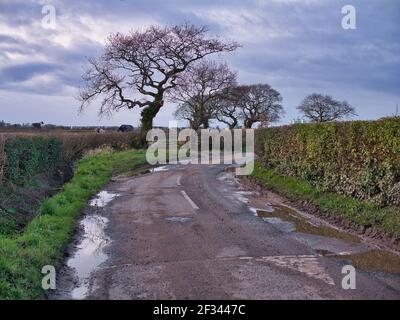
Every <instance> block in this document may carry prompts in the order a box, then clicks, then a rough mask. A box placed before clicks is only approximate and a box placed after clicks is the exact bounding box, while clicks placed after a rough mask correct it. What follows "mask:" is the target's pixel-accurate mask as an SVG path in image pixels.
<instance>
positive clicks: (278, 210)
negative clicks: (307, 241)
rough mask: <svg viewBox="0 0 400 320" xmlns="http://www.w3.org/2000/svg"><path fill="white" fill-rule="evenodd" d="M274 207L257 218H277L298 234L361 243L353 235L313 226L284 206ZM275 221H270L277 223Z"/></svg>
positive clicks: (327, 227) (326, 227)
mask: <svg viewBox="0 0 400 320" xmlns="http://www.w3.org/2000/svg"><path fill="white" fill-rule="evenodd" d="M272 207H273V208H274V210H270V209H268V210H257V211H256V213H257V216H258V217H260V218H263V219H264V220H265V219H271V218H275V220H276V218H278V219H280V220H282V221H288V222H291V223H292V224H293V226H294V229H295V231H297V232H302V233H308V234H316V235H321V236H326V237H332V238H337V239H341V240H345V241H351V242H360V238H359V237H357V236H355V235H353V234H350V233H347V232H343V231H340V230H337V229H334V228H332V227H329V226H325V225H314V224H311V223H310V222H309V221H308V220H307V219H306V218H304V217H302V216H301V215H299V214H298V213H297V212H296V211H295V210H293V209H291V208H288V207H285V206H282V205H273V206H272ZM275 220H270V221H271V222H276V221H275ZM266 221H268V220H266Z"/></svg>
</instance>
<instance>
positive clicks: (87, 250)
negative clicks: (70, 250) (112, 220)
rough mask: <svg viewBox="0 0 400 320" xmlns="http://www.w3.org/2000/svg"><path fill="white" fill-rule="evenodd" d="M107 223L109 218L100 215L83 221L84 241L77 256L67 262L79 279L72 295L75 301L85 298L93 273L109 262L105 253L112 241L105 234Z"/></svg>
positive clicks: (79, 246)
mask: <svg viewBox="0 0 400 320" xmlns="http://www.w3.org/2000/svg"><path fill="white" fill-rule="evenodd" d="M107 223H108V219H107V218H105V217H101V216H98V215H94V216H87V217H85V218H84V219H83V220H82V221H81V225H82V226H83V227H84V230H85V233H84V235H83V239H82V241H81V242H80V243H79V245H78V246H77V250H76V252H75V255H74V256H73V257H72V258H71V259H69V260H68V262H67V265H68V266H69V267H70V268H73V269H75V272H76V275H77V276H78V279H79V283H78V286H77V287H76V288H74V289H73V290H72V293H71V295H72V298H73V299H83V298H85V296H86V294H87V291H88V289H89V277H90V274H91V272H92V271H93V270H95V269H96V268H97V267H98V266H99V265H100V264H101V263H103V262H104V261H106V260H107V255H106V254H105V253H104V252H103V248H104V246H105V245H106V244H107V243H108V242H109V241H110V239H109V238H108V237H107V236H106V235H105V233H104V228H105V227H106V225H107Z"/></svg>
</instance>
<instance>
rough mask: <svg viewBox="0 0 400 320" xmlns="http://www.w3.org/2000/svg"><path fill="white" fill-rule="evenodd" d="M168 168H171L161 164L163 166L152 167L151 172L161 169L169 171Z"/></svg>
mask: <svg viewBox="0 0 400 320" xmlns="http://www.w3.org/2000/svg"><path fill="white" fill-rule="evenodd" d="M168 170H169V168H168V166H161V167H155V168H151V169H150V172H151V173H154V172H161V171H168Z"/></svg>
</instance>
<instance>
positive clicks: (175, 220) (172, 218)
mask: <svg viewBox="0 0 400 320" xmlns="http://www.w3.org/2000/svg"><path fill="white" fill-rule="evenodd" d="M164 219H165V220H167V221H170V222H188V221H190V220H192V218H189V217H166V218H164Z"/></svg>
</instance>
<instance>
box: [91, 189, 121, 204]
mask: <svg viewBox="0 0 400 320" xmlns="http://www.w3.org/2000/svg"><path fill="white" fill-rule="evenodd" d="M118 196H119V194H118V193H112V192H108V191H101V192H99V193H98V194H97V196H96V198H94V199H92V200H91V201H90V202H89V205H90V206H92V207H105V206H106V205H107V204H108V203H109V202H111V201H112V200H114V198H115V197H118Z"/></svg>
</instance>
